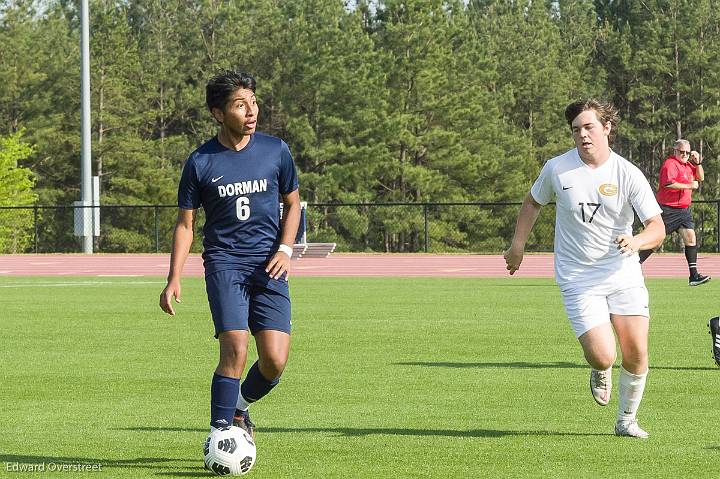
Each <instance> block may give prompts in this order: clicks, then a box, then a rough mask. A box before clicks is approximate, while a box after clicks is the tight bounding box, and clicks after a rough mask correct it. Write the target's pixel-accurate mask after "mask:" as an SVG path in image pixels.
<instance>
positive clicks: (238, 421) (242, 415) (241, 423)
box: [233, 409, 255, 441]
mask: <svg viewBox="0 0 720 479" xmlns="http://www.w3.org/2000/svg"><path fill="white" fill-rule="evenodd" d="M233 426H237V427H239V428H242V429H244V430H245V432H246V433H248V434H249V435H250V438H251V439H252V440H253V441H254V440H255V424H253V422H252V421H251V420H250V413H249V412H248V411H240V410H238V409H236V410H235V417H234V418H233Z"/></svg>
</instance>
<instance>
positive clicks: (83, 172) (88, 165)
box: [80, 0, 94, 254]
mask: <svg viewBox="0 0 720 479" xmlns="http://www.w3.org/2000/svg"><path fill="white" fill-rule="evenodd" d="M89 17H90V12H89V9H88V0H82V1H81V2H80V23H81V40H80V50H81V56H82V61H81V67H80V68H81V72H82V75H81V76H82V78H81V82H80V84H81V89H82V94H81V98H82V101H81V103H82V146H81V158H80V189H81V193H82V206H83V208H82V215H83V222H82V224H83V253H85V254H92V252H93V230H94V228H93V225H92V220H90V221H88V218H92V217H93V215H92V211H93V210H92V209H91V208H89V207H90V205H92V182H91V179H90V177H91V175H92V162H91V150H90V145H91V143H90V26H89V23H90V19H89ZM88 223H90V224H89V225H88Z"/></svg>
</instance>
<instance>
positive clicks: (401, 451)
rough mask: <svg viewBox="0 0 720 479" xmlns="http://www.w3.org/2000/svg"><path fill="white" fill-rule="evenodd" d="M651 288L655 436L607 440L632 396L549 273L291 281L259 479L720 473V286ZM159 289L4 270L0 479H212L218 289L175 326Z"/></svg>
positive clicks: (190, 293) (650, 404) (260, 414)
mask: <svg viewBox="0 0 720 479" xmlns="http://www.w3.org/2000/svg"><path fill="white" fill-rule="evenodd" d="M301 262H302V260H301ZM298 264H299V263H298ZM718 279H720V278H718ZM647 283H648V288H649V290H650V295H651V311H652V322H651V335H650V348H651V351H650V353H651V369H650V374H649V377H648V386H647V389H646V394H645V400H644V401H643V403H642V406H641V409H640V413H639V419H640V423H641V424H642V426H643V427H644V428H645V429H646V430H648V431H649V432H650V434H651V436H650V439H649V440H647V441H642V440H635V439H629V438H617V437H615V436H614V435H612V431H613V425H614V420H615V414H616V407H617V398H613V400H612V402H611V404H610V405H609V406H608V407H606V408H602V407H600V406H597V405H596V404H595V402H594V401H593V399H592V397H591V395H590V392H589V390H588V386H587V383H588V368H587V367H586V366H585V363H584V360H583V358H582V355H581V351H580V348H579V346H578V345H577V342H576V340H575V339H574V337H573V334H572V332H571V331H570V328H569V326H568V324H567V321H566V319H565V315H564V312H563V310H562V305H561V300H560V294H559V291H558V289H557V286H555V284H554V283H553V281H552V280H551V279H534V278H522V277H520V278H509V277H505V278H497V279H481V278H407V277H405V278H317V277H315V278H311V277H295V278H293V279H292V296H293V308H294V316H293V323H294V331H293V350H292V352H291V358H290V362H289V363H288V367H287V370H286V372H285V374H284V375H283V379H282V382H281V383H280V385H279V386H278V389H277V390H276V391H275V392H274V393H273V394H272V395H269V396H268V397H267V398H265V399H264V400H263V401H261V402H259V403H258V404H256V405H254V406H253V419H254V420H255V422H256V423H257V425H258V432H257V442H258V460H257V465H256V466H255V467H254V468H253V470H252V472H251V473H250V476H249V477H254V478H257V479H260V478H273V479H275V478H318V477H322V478H343V479H348V478H363V479H364V478H369V477H373V478H448V477H452V478H470V477H528V478H537V477H548V478H557V477H561V478H576V477H627V478H640V477H652V478H657V477H667V478H677V477H694V478H704V477H707V478H711V477H713V478H714V477H717V470H716V468H715V467H714V464H715V462H716V460H717V458H718V454H720V436H719V435H718V434H717V427H716V425H717V398H718V396H717V394H718V390H720V370H718V368H717V367H715V365H714V363H713V361H712V359H711V357H710V338H709V335H708V334H707V328H706V323H707V320H708V318H710V317H711V316H715V315H717V314H718V313H719V311H718V302H717V300H716V298H718V297H720V281H716V280H715V279H714V280H713V281H711V282H710V283H709V284H707V285H703V286H701V287H696V288H689V287H688V286H687V280H686V278H684V277H683V278H677V279H650V280H648V282H647ZM163 284H164V282H163V280H162V279H161V278H159V277H142V278H133V277H124V278H114V277H102V278H100V277H97V276H92V277H82V276H79V277H70V278H69V277H54V276H37V277H21V276H4V277H0V308H1V309H0V318H1V320H0V324H1V325H2V331H3V335H2V342H3V347H2V348H0V364H2V378H1V379H2V388H0V404H2V405H3V407H2V408H0V425H2V430H3V434H0V477H10V478H12V477H43V478H45V477H48V478H50V477H62V478H67V477H73V478H75V477H80V478H82V477H93V478H100V477H102V478H111V477H117V478H148V477H178V478H183V477H185V478H186V477H209V476H207V474H206V473H205V472H204V471H203V469H202V456H201V445H202V442H203V440H204V438H205V436H206V434H207V429H208V424H207V423H208V420H209V419H208V418H209V405H208V402H209V398H208V395H209V387H208V386H209V383H210V379H211V375H212V368H213V367H214V365H215V362H216V360H217V358H216V354H217V351H216V346H215V344H213V343H214V341H215V340H214V339H213V337H212V329H211V328H212V323H211V321H210V319H209V313H208V307H207V300H206V297H205V292H204V284H203V281H202V279H201V278H197V277H190V278H186V279H185V280H184V282H183V295H182V300H183V302H182V304H180V305H178V315H177V316H175V317H168V316H166V315H164V314H163V313H162V312H161V311H160V309H159V308H158V307H157V302H158V296H159V293H160V290H161V289H162V287H163ZM253 355H254V352H251V357H253ZM616 372H617V369H616ZM616 382H617V381H616ZM58 464H64V465H71V466H72V465H85V466H93V465H97V467H99V469H100V470H99V471H97V470H96V471H94V472H93V471H88V472H55V471H56V470H57V465H58ZM53 465H54V466H53ZM41 466H43V467H45V472H43V473H42V474H39V473H34V474H28V473H22V472H14V471H15V470H28V468H29V467H35V468H36V469H35V470H36V471H38V470H39V469H37V468H40V467H41ZM51 467H55V468H56V469H55V471H53V470H52V469H50V468H51ZM68 467H70V466H68ZM21 468H24V469H21Z"/></svg>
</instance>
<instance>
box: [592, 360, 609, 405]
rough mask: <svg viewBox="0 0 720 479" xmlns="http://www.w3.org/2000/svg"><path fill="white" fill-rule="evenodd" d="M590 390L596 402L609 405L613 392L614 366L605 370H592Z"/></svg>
mask: <svg viewBox="0 0 720 479" xmlns="http://www.w3.org/2000/svg"><path fill="white" fill-rule="evenodd" d="M590 391H591V392H592V395H593V399H595V402H596V403H598V404H599V405H601V406H607V404H608V403H609V402H610V393H611V392H612V367H611V368H609V369H606V370H605V371H600V370H598V369H592V370H590Z"/></svg>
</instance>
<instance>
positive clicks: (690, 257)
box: [685, 245, 698, 278]
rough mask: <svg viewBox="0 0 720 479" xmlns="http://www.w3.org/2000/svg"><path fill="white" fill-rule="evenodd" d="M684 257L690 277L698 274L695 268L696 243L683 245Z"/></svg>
mask: <svg viewBox="0 0 720 479" xmlns="http://www.w3.org/2000/svg"><path fill="white" fill-rule="evenodd" d="M685 259H686V260H687V264H688V269H689V270H690V277H691V278H694V277H696V276H697V275H698V270H697V245H693V246H685Z"/></svg>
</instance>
